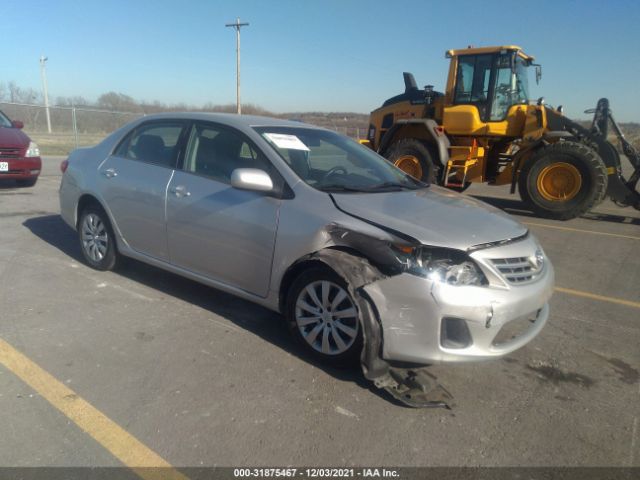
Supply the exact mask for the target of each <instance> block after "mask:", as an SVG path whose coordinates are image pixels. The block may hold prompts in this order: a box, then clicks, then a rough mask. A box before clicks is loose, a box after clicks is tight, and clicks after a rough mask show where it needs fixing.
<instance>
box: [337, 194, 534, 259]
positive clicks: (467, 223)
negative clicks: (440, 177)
mask: <svg viewBox="0 0 640 480" xmlns="http://www.w3.org/2000/svg"><path fill="white" fill-rule="evenodd" d="M331 195H332V197H333V199H334V201H335V203H336V205H337V206H338V208H339V209H340V210H342V211H344V212H346V213H348V214H350V215H354V216H356V217H359V218H361V219H363V220H366V221H369V222H373V223H376V224H378V225H381V226H384V227H388V228H390V229H393V230H395V231H397V232H400V233H403V234H405V235H409V236H411V237H413V238H415V239H416V240H418V241H419V242H421V243H422V244H424V245H432V246H439V247H449V248H456V249H459V250H467V249H468V248H470V247H472V246H475V245H480V244H484V243H490V242H498V241H501V240H509V239H512V238H515V237H519V236H521V235H524V234H525V233H526V232H527V229H526V228H525V227H524V226H523V225H522V224H521V223H519V222H517V221H516V220H514V219H513V218H511V217H510V216H509V215H507V214H506V213H504V212H502V211H501V210H498V209H497V208H494V207H492V206H490V205H487V204H486V203H484V202H481V201H479V200H476V199H474V198H471V197H468V196H466V195H460V194H458V193H455V192H452V191H450V190H446V189H444V188H440V187H436V186H431V187H428V188H423V189H420V190H411V191H402V192H384V193H339V194H331Z"/></svg>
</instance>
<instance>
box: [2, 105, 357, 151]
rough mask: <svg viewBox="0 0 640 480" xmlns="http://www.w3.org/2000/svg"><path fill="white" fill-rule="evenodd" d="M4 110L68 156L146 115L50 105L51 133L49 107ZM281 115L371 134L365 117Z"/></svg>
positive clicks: (45, 145)
mask: <svg viewBox="0 0 640 480" xmlns="http://www.w3.org/2000/svg"><path fill="white" fill-rule="evenodd" d="M0 110H2V111H3V112H4V113H5V114H6V115H7V116H8V117H9V118H10V119H11V120H20V121H22V122H23V123H24V131H25V133H26V134H27V135H29V137H31V139H32V140H33V141H34V142H36V143H37V144H38V146H39V147H40V152H41V153H42V154H43V155H67V154H68V153H69V152H70V151H71V150H73V149H74V148H77V147H88V146H92V145H96V144H97V143H99V142H100V141H101V140H102V139H103V138H104V137H106V136H107V135H108V134H110V133H111V132H113V131H114V130H117V129H118V128H120V127H121V126H123V125H124V124H126V123H128V122H130V121H132V120H135V119H136V118H140V117H141V116H144V113H142V112H137V113H136V112H117V111H111V110H100V109H96V108H90V107H73V106H71V107H68V106H50V107H49V118H50V125H51V130H50V131H49V125H48V122H47V112H46V107H44V106H42V105H33V104H27V103H12V102H0ZM278 116H280V117H282V118H286V119H288V120H299V121H303V122H306V123H310V124H313V125H318V126H321V127H324V128H327V129H329V130H334V131H336V132H338V133H341V134H343V135H346V136H348V137H351V138H355V139H359V138H364V137H365V136H366V134H367V118H366V116H363V115H359V116H358V117H350V118H348V117H342V116H337V115H332V114H321V113H320V114H313V113H308V114H301V115H300V116H299V117H298V115H295V114H294V115H287V114H282V115H278Z"/></svg>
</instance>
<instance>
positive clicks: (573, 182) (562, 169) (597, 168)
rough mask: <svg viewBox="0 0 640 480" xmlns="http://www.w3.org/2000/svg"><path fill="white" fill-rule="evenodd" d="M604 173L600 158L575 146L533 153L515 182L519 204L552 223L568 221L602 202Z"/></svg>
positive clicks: (560, 145)
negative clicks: (525, 205) (518, 194)
mask: <svg viewBox="0 0 640 480" xmlns="http://www.w3.org/2000/svg"><path fill="white" fill-rule="evenodd" d="M607 182H608V177H607V169H606V167H605V165H604V163H603V161H602V159H601V158H600V156H599V155H598V154H597V153H596V152H595V151H594V150H592V149H591V148H589V147H587V146H586V145H583V144H581V143H577V142H571V141H560V142H558V143H553V144H551V145H548V146H546V147H544V148H542V149H541V150H539V151H538V152H537V153H535V154H534V155H533V156H532V157H531V158H530V159H529V160H527V161H526V162H525V164H524V167H523V168H522V170H521V171H520V175H519V178H518V190H519V191H520V197H521V198H522V201H523V202H525V203H526V204H527V205H528V206H530V207H531V208H532V209H533V211H534V212H535V213H536V214H537V215H539V216H541V217H546V218H551V219H554V220H570V219H572V218H576V217H579V216H580V215H582V214H583V213H586V212H587V211H589V210H590V209H591V208H593V207H594V206H595V205H597V204H598V203H600V202H602V200H603V199H604V197H605V194H606V192H607Z"/></svg>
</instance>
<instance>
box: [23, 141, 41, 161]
mask: <svg viewBox="0 0 640 480" xmlns="http://www.w3.org/2000/svg"><path fill="white" fill-rule="evenodd" d="M24 156H25V157H27V158H32V157H39V156H40V149H39V148H38V144H37V143H35V142H29V147H28V148H27V153H25V155H24Z"/></svg>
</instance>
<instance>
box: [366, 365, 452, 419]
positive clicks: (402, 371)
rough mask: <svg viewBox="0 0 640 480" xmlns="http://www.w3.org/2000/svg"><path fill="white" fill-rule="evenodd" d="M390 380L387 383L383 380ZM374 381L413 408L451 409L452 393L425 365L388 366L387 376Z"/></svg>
mask: <svg viewBox="0 0 640 480" xmlns="http://www.w3.org/2000/svg"><path fill="white" fill-rule="evenodd" d="M384 380H386V381H389V380H390V381H391V382H390V383H389V384H386V383H385V382H384ZM384 380H383V379H377V380H375V381H374V383H375V384H376V386H377V387H379V388H383V389H384V390H385V391H387V392H388V393H389V394H391V396H393V398H395V399H396V400H398V401H400V402H402V403H404V404H405V405H407V406H409V407H413V408H446V409H447V410H451V406H450V404H451V402H452V400H453V395H451V393H449V391H448V390H447V389H445V388H444V387H443V386H442V385H440V384H439V383H438V379H437V378H436V377H435V376H433V375H432V374H430V373H429V372H427V370H426V367H422V368H419V369H409V368H393V367H392V368H390V369H389V372H388V377H387V378H384Z"/></svg>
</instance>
